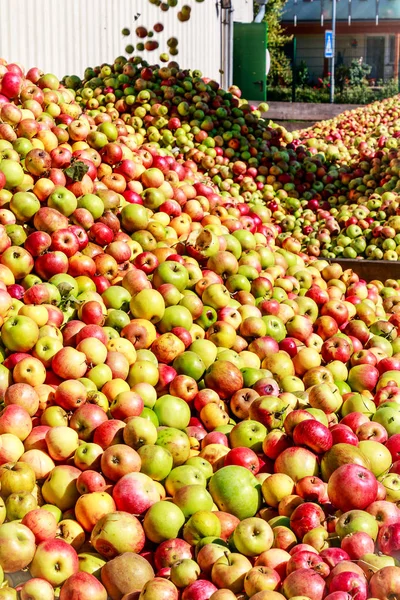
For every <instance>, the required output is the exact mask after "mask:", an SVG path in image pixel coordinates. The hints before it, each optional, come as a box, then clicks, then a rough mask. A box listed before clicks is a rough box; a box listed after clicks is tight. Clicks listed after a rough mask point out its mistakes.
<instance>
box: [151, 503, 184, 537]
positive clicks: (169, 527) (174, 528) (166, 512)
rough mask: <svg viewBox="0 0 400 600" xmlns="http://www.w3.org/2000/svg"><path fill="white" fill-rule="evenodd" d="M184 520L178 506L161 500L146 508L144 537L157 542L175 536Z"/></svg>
mask: <svg viewBox="0 0 400 600" xmlns="http://www.w3.org/2000/svg"><path fill="white" fill-rule="evenodd" d="M184 522H185V517H184V514H183V512H182V511H181V509H180V508H179V507H178V506H176V505H175V504H173V503H171V502H168V501H165V500H161V501H159V502H156V503H155V504H153V505H152V506H151V507H150V508H149V509H148V511H147V512H146V515H145V518H144V521H143V527H144V531H145V534H146V537H147V538H148V539H149V540H151V541H152V542H154V543H156V544H159V543H160V542H163V541H164V540H167V539H170V538H174V537H177V535H178V532H179V530H180V529H181V527H182V526H183V524H184Z"/></svg>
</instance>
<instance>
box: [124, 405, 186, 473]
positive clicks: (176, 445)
mask: <svg viewBox="0 0 400 600" xmlns="http://www.w3.org/2000/svg"><path fill="white" fill-rule="evenodd" d="M134 418H136V417H134ZM128 425H129V423H128ZM156 444H157V445H158V446H162V447H163V448H166V449H167V450H169V451H170V453H171V454H172V459H173V464H174V467H177V466H179V465H182V464H183V463H185V462H186V461H187V459H188V458H189V456H190V440H189V438H188V436H187V435H186V433H185V432H183V431H180V430H179V429H176V428H175V427H165V428H164V429H160V430H159V431H158V436H157V438H156Z"/></svg>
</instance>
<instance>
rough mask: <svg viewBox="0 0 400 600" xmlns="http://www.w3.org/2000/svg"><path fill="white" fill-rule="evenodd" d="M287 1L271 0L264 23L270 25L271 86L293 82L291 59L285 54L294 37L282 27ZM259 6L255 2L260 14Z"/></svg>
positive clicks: (256, 9) (269, 77) (256, 11)
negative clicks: (285, 47) (287, 45)
mask: <svg viewBox="0 0 400 600" xmlns="http://www.w3.org/2000/svg"><path fill="white" fill-rule="evenodd" d="M285 3H286V0H269V2H268V4H267V6H266V10H265V17H264V21H265V22H266V23H267V24H268V49H269V53H270V56H271V68H270V71H269V74H268V80H269V85H271V86H276V85H290V84H291V82H292V68H291V62H290V59H289V58H288V57H287V56H286V54H285V52H284V46H285V45H286V44H288V43H289V42H290V41H291V40H292V37H293V36H291V35H287V34H286V33H285V29H284V27H283V26H282V23H281V19H282V11H283V7H284V5H285ZM258 10H259V5H258V4H257V2H256V1H255V2H254V12H255V14H257V13H258Z"/></svg>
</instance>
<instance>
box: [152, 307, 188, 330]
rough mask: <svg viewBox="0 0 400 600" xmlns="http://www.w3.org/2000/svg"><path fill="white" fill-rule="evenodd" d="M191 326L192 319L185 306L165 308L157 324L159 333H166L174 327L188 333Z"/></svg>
mask: <svg viewBox="0 0 400 600" xmlns="http://www.w3.org/2000/svg"><path fill="white" fill-rule="evenodd" d="M192 325H193V318H192V315H191V313H190V311H189V310H188V309H187V308H186V307H185V306H180V305H177V306H167V308H166V309H165V311H164V315H163V317H162V319H161V320H160V321H159V323H158V326H157V327H158V329H159V331H160V333H167V332H168V331H171V329H173V328H174V327H183V328H184V329H187V330H188V331H190V329H191V328H192Z"/></svg>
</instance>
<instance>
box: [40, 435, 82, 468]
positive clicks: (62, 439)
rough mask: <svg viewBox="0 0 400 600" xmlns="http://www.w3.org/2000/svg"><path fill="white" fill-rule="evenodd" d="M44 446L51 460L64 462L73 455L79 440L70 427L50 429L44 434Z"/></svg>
mask: <svg viewBox="0 0 400 600" xmlns="http://www.w3.org/2000/svg"><path fill="white" fill-rule="evenodd" d="M46 444H47V448H48V452H49V454H50V456H51V458H52V459H53V460H56V461H64V460H67V459H68V458H70V457H71V456H73V454H74V453H75V450H76V449H77V448H78V444H79V438H78V434H77V433H76V431H74V430H73V429H71V428H70V427H51V428H50V429H49V431H48V432H47V434H46Z"/></svg>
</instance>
